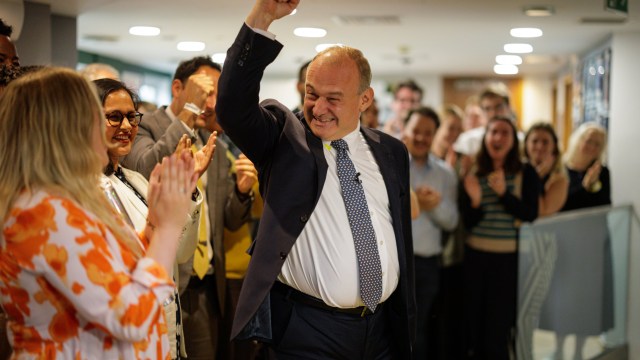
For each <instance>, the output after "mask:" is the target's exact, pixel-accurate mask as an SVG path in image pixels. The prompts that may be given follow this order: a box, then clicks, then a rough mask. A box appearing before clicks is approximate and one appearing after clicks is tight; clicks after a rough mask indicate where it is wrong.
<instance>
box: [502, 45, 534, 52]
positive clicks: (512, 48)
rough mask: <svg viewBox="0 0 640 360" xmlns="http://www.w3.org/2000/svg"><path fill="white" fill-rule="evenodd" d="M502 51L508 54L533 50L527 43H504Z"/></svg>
mask: <svg viewBox="0 0 640 360" xmlns="http://www.w3.org/2000/svg"><path fill="white" fill-rule="evenodd" d="M504 51H505V52H507V53H510V54H528V53H530V52H533V46H531V45H529V44H505V45H504Z"/></svg>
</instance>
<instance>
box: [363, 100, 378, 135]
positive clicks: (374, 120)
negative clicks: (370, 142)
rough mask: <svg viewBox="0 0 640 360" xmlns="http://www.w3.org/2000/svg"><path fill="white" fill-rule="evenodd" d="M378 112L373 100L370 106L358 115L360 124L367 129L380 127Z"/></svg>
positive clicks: (375, 102)
mask: <svg viewBox="0 0 640 360" xmlns="http://www.w3.org/2000/svg"><path fill="white" fill-rule="evenodd" d="M379 112H380V111H379V109H378V104H377V101H376V99H373V102H372V103H371V105H370V106H369V107H368V108H367V109H366V110H365V111H363V112H362V114H360V124H361V125H362V126H366V127H368V128H372V129H377V128H378V127H380V122H379V121H378V114H379Z"/></svg>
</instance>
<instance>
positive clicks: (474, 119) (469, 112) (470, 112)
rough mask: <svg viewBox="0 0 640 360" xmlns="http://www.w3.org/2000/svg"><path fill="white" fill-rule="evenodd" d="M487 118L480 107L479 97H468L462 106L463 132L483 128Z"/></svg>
mask: <svg viewBox="0 0 640 360" xmlns="http://www.w3.org/2000/svg"><path fill="white" fill-rule="evenodd" d="M486 125H487V118H486V117H485V116H484V113H483V112H482V108H481V107H480V97H479V96H478V95H472V96H469V98H468V99H467V101H466V103H465V106H464V122H463V124H462V126H463V128H464V131H467V130H471V129H475V128H479V127H485V126H486Z"/></svg>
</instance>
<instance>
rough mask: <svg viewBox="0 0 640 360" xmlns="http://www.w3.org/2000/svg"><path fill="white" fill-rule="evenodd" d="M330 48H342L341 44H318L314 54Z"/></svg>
mask: <svg viewBox="0 0 640 360" xmlns="http://www.w3.org/2000/svg"><path fill="white" fill-rule="evenodd" d="M332 46H344V45H342V44H319V45H317V46H316V52H320V51H324V50H326V49H328V48H330V47H332Z"/></svg>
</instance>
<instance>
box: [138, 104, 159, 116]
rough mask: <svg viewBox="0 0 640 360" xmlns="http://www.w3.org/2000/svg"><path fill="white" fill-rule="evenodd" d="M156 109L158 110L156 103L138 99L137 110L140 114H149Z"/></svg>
mask: <svg viewBox="0 0 640 360" xmlns="http://www.w3.org/2000/svg"><path fill="white" fill-rule="evenodd" d="M156 110H158V105H156V104H154V103H152V102H148V101H140V102H139V103H138V112H140V113H141V114H142V115H145V114H151V113H153V112H154V111H156Z"/></svg>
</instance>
